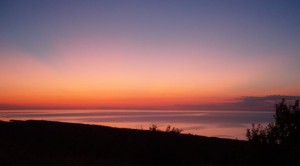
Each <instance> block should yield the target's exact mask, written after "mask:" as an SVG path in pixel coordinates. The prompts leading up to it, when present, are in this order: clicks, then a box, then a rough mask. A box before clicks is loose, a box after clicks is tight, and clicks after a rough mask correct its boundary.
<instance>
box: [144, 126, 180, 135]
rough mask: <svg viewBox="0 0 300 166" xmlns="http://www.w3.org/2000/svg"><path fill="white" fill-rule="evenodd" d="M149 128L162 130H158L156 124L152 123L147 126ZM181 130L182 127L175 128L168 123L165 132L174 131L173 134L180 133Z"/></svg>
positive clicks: (156, 130) (155, 130)
mask: <svg viewBox="0 0 300 166" xmlns="http://www.w3.org/2000/svg"><path fill="white" fill-rule="evenodd" d="M149 130H150V131H154V132H163V131H162V130H160V129H159V128H158V126H157V125H156V124H152V125H151V126H150V127H149ZM182 131H183V130H182V129H179V128H176V127H172V126H171V125H168V126H167V128H166V130H165V132H166V133H175V134H180V133H181V132H182Z"/></svg>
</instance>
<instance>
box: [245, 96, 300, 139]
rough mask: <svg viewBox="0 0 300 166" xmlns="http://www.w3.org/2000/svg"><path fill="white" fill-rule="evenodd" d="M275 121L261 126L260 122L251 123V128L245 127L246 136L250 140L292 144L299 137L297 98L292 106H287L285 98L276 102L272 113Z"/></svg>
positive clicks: (299, 123)
mask: <svg viewBox="0 0 300 166" xmlns="http://www.w3.org/2000/svg"><path fill="white" fill-rule="evenodd" d="M274 119H275V122H274V123H269V124H268V126H266V127H263V126H262V125H261V124H258V125H255V124H252V128H251V129H247V131H246V137H247V139H248V140H249V141H251V142H256V143H274V144H294V143H298V142H297V141H298V140H299V138H300V110H299V100H296V102H295V105H294V106H290V107H288V105H287V104H286V103H285V99H282V101H281V102H280V103H279V104H276V112H275V115H274Z"/></svg>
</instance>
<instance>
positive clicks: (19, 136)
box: [0, 121, 300, 166]
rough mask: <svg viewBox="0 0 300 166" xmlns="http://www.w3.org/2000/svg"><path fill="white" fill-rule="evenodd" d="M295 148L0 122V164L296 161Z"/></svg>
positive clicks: (298, 154)
mask: <svg viewBox="0 0 300 166" xmlns="http://www.w3.org/2000/svg"><path fill="white" fill-rule="evenodd" d="M299 158H300V151H299V150H298V149H297V147H293V146H289V147H281V146H274V145H273V146H272V145H255V144H250V143H248V142H245V141H237V140H229V139H219V138H209V137H203V136H193V135H185V134H174V133H164V132H153V131H143V130H132V129H117V128H110V127H103V126H95V125H83V124H72V123H61V122H49V121H12V122H2V121H0V165H104V166H105V165H120V166H125V165H130V166H132V165H171V166H172V165H186V166H188V165H209V166H211V165H300V164H299V163H300V162H299V161H300V159H299Z"/></svg>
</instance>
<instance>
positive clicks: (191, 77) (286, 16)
mask: <svg viewBox="0 0 300 166" xmlns="http://www.w3.org/2000/svg"><path fill="white" fill-rule="evenodd" d="M299 8H300V2H299V1H297V0H294V1H292V0H285V1H276V0H264V1H261V0H257V1H255V0H251V1H250V0H245V1H239V0H224V1H223V0H220V1H216V0H207V1H206V0H197V1H196V0H195V1H193V0H151V1H150V0H149V1H137V0H136V1H135V0H26V1H23V0H1V1H0V92H1V93H0V109H14V108H15V109H23V108H24V109H25V108H30V109H61V108H65V109H70V108H72V109H75V108H78V109H83V108H85V109H96V108H105V109H107V108H113V109H212V108H213V109H222V108H225V107H226V108H228V109H250V108H251V109H256V108H257V109H259V108H262V106H261V105H262V104H267V107H268V108H269V107H270V101H278V100H280V99H281V98H282V97H287V98H290V99H292V100H294V99H299V96H300V75H299V71H300V10H299ZM279 95H280V96H279ZM253 99H257V100H255V102H253ZM258 101H259V102H258ZM245 103H246V104H245ZM272 104H273V103H272ZM265 106H266V105H265ZM265 108H266V107H264V109H265ZM272 108H273V107H272Z"/></svg>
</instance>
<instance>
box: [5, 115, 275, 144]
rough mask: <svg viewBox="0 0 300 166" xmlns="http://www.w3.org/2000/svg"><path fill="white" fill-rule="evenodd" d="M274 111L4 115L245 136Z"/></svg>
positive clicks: (237, 136)
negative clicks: (251, 126)
mask: <svg viewBox="0 0 300 166" xmlns="http://www.w3.org/2000/svg"><path fill="white" fill-rule="evenodd" d="M272 114H273V112H255V111H189V110H186V111H177V110H176V111H170V110H166V111H165V110H160V111H156V110H2V111H1V112H0V115H1V117H0V119H1V120H10V119H19V120H28V119H35V120H41V119H42V120H51V121H62V122H75V123H84V124H97V125H106V126H112V127H122V128H134V129H148V127H149V126H150V125H152V124H157V125H158V126H159V128H160V129H165V128H166V126H167V125H172V126H175V127H177V128H181V129H183V130H184V131H183V133H191V134H197V135H205V136H214V137H226V138H237V139H245V130H246V128H249V127H250V125H251V123H262V124H266V123H268V122H271V121H272V120H273V117H272Z"/></svg>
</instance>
